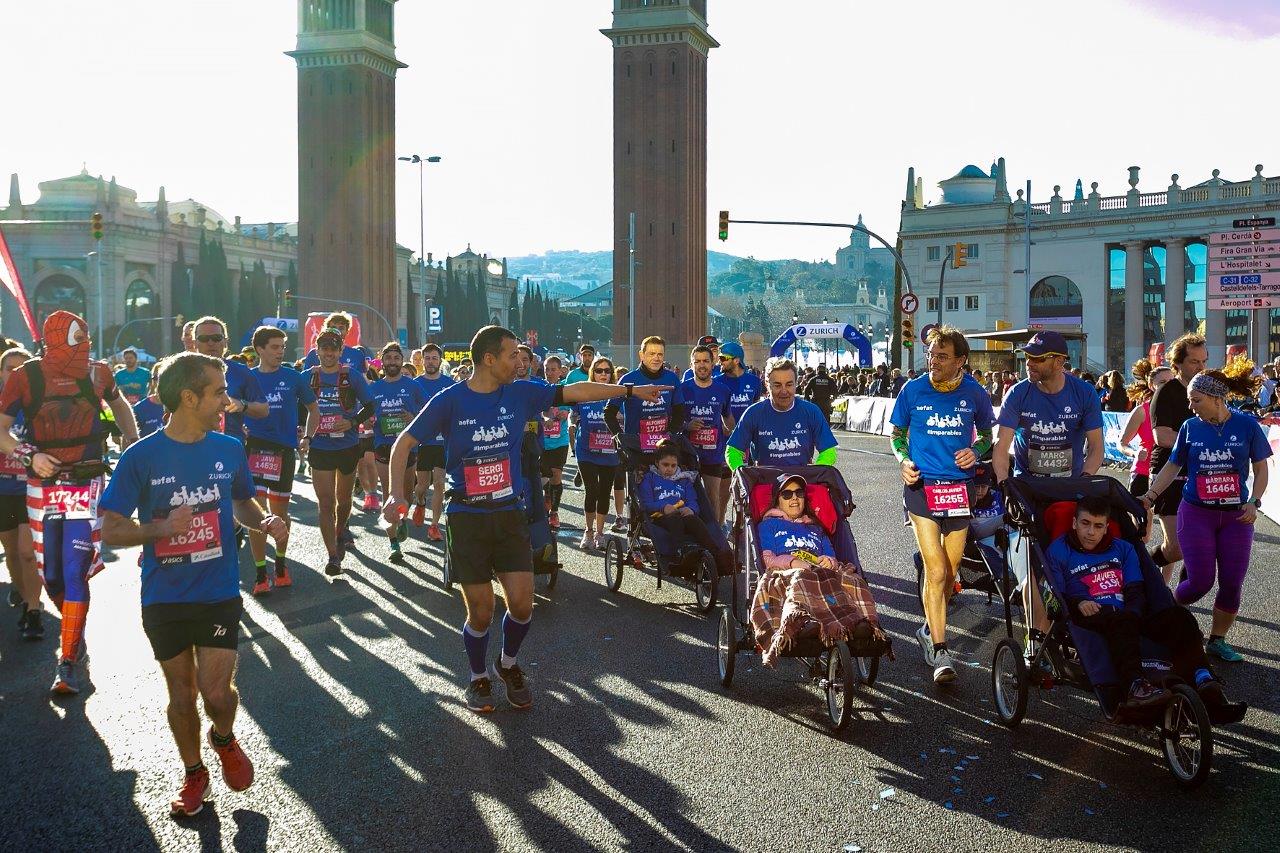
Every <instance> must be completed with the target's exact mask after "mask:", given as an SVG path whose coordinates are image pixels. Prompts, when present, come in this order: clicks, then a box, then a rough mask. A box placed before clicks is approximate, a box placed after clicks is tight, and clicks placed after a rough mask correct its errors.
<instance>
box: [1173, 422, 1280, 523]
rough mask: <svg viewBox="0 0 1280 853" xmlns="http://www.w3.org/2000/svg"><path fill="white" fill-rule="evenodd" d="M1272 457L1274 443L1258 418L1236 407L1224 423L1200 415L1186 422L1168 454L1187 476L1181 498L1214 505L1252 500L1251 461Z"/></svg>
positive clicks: (1230, 504)
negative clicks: (1215, 422) (1250, 497)
mask: <svg viewBox="0 0 1280 853" xmlns="http://www.w3.org/2000/svg"><path fill="white" fill-rule="evenodd" d="M1270 457H1271V444H1270V443H1269V442H1268V441H1267V435H1266V433H1264V432H1263V431H1262V427H1261V426H1260V425H1259V424H1258V421H1257V420H1256V419H1254V418H1251V417H1249V416H1248V415H1246V414H1243V413H1241V412H1237V411H1236V410H1234V409H1232V410H1231V417H1229V418H1227V420H1226V421H1225V422H1224V423H1223V424H1222V425H1221V426H1214V425H1213V424H1211V423H1209V422H1208V421H1202V420H1200V418H1198V417H1192V418H1191V419H1190V420H1188V421H1186V422H1185V423H1183V425H1182V427H1181V429H1179V430H1178V437H1177V439H1175V440H1174V442H1173V452H1172V453H1171V454H1170V456H1169V458H1170V460H1172V461H1173V464H1175V465H1178V466H1181V468H1182V473H1183V474H1185V475H1186V477H1187V482H1186V483H1185V484H1184V485H1183V487H1182V499H1183V500H1184V501H1188V502H1190V503H1193V504H1198V505H1199V506H1211V507H1212V506H1236V505H1239V504H1242V503H1244V502H1245V501H1247V500H1249V486H1248V480H1249V472H1250V469H1251V468H1252V464H1253V463H1254V462H1261V461H1262V460H1263V459H1269V458H1270Z"/></svg>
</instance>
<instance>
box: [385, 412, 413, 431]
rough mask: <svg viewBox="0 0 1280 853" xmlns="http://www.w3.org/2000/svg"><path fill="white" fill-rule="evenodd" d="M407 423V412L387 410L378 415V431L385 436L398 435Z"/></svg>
mask: <svg viewBox="0 0 1280 853" xmlns="http://www.w3.org/2000/svg"><path fill="white" fill-rule="evenodd" d="M408 425H409V413H408V412H388V413H387V414H385V415H379V416H378V432H380V433H382V434H383V435H385V436H392V435H399V434H400V433H402V432H404V428H405V427H407V426H408Z"/></svg>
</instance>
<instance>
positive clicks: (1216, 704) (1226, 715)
mask: <svg viewBox="0 0 1280 853" xmlns="http://www.w3.org/2000/svg"><path fill="white" fill-rule="evenodd" d="M1196 692H1197V693H1199V694H1200V698H1201V699H1202V700H1203V701H1204V707H1205V710H1207V711H1208V712H1209V720H1210V721H1211V722H1212V723H1213V724H1214V725H1215V726H1217V725H1229V724H1231V723H1238V722H1240V721H1241V720H1243V719H1244V715H1245V714H1246V713H1248V711H1249V704H1248V703H1247V702H1232V701H1231V700H1230V699H1228V698H1227V694H1226V692H1225V691H1224V690H1223V685H1222V681H1221V680H1219V679H1218V678H1216V677H1215V678H1211V679H1209V680H1208V681H1206V682H1205V683H1203V684H1201V685H1200V686H1199V687H1197V688H1196Z"/></svg>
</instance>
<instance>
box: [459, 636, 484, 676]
mask: <svg viewBox="0 0 1280 853" xmlns="http://www.w3.org/2000/svg"><path fill="white" fill-rule="evenodd" d="M462 645H463V648H465V649H466V650H467V662H468V663H469V664H470V665H471V680H472V681H475V680H476V679H477V678H483V677H484V674H485V672H487V671H488V665H487V663H486V661H485V658H487V657H488V656H489V632H488V631H485V632H484V633H483V634H477V633H476V632H475V631H474V630H473V629H472V628H471V626H470V625H469V624H467V623H466V622H464V623H463V624H462Z"/></svg>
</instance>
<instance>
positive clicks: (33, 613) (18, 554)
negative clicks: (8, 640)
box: [0, 347, 142, 640]
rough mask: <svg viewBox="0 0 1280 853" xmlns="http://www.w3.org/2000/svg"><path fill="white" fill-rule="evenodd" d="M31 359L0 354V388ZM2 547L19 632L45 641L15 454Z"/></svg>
mask: <svg viewBox="0 0 1280 853" xmlns="http://www.w3.org/2000/svg"><path fill="white" fill-rule="evenodd" d="M30 358H31V353H29V352H27V351H26V350H25V349H22V348H21V347H13V348H12V349H8V350H5V351H4V354H3V355H0V388H3V387H4V383H5V382H6V381H7V380H8V379H9V374H11V373H13V371H15V370H17V369H18V367H19V365H21V364H23V363H24V362H26V361H27V360H28V359H30ZM23 421H24V416H23V413H22V412H21V411H19V412H18V413H17V415H16V416H15V417H14V421H13V426H12V427H11V428H10V430H9V431H10V432H12V433H13V435H14V437H15V438H17V439H18V441H19V442H20V443H25V442H27V441H29V438H28V436H27V430H26V427H25V425H24V423H23ZM138 429H142V424H138ZM0 545H3V546H4V562H5V565H6V566H7V567H8V569H9V580H10V581H11V582H12V583H13V588H12V590H11V591H10V593H9V603H10V604H12V605H14V606H15V607H20V608H22V612H21V614H20V615H19V617H18V630H19V631H20V632H21V633H22V638H23V639H24V640H39V639H42V638H43V637H44V617H43V616H42V615H41V614H42V608H41V606H40V591H41V589H42V584H41V582H40V571H39V567H38V566H37V565H36V550H35V544H34V543H33V542H32V539H31V527H30V523H29V520H28V516H27V466H26V465H23V464H22V460H20V459H18V458H17V457H16V456H14V455H13V454H11V453H3V454H0Z"/></svg>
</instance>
